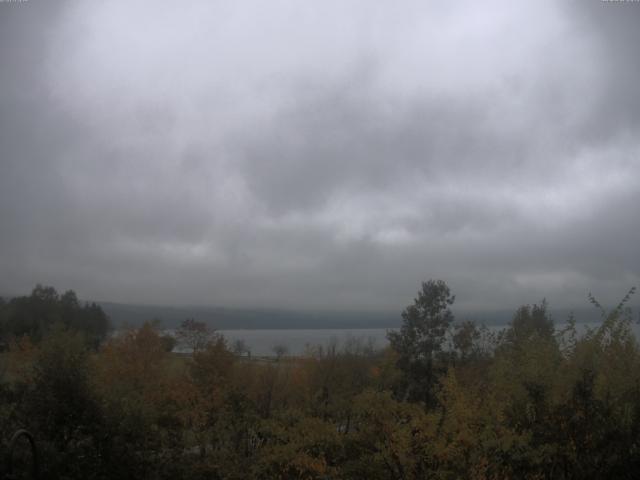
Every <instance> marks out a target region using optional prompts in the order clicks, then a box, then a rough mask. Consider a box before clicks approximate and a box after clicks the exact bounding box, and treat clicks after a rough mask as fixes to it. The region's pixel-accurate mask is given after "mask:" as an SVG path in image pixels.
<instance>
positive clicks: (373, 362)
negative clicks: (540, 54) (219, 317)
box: [0, 280, 640, 480]
mask: <svg viewBox="0 0 640 480" xmlns="http://www.w3.org/2000/svg"><path fill="white" fill-rule="evenodd" d="M40 290H42V288H40ZM40 290H39V291H38V292H37V294H36V295H35V298H40V297H41V296H42V294H41V292H40ZM34 292H35V291H34ZM633 293H634V290H633V289H632V290H631V291H630V292H629V294H628V295H627V296H626V297H625V298H624V299H623V300H622V301H621V302H620V304H619V305H618V306H617V307H616V308H614V309H613V310H610V311H606V310H605V309H604V308H602V306H601V305H600V304H599V303H598V302H597V300H596V299H595V298H593V297H590V298H591V301H592V303H594V306H595V307H596V308H599V309H600V310H601V312H602V322H601V324H600V325H599V326H597V327H596V328H592V329H587V330H586V331H584V332H582V333H581V332H579V329H578V328H577V326H576V322H575V319H573V318H569V319H568V321H567V322H566V324H564V326H563V327H562V328H557V327H556V326H555V325H554V322H553V320H552V319H551V318H550V316H549V314H548V311H547V305H546V302H544V301H543V302H541V303H540V304H533V305H524V306H522V307H520V308H518V309H517V310H516V311H515V312H514V315H513V319H512V321H511V322H510V324H509V325H508V326H507V327H506V328H505V329H504V330H503V331H501V332H498V333H492V332H491V331H489V330H488V329H486V328H482V327H479V326H477V325H475V324H473V323H471V322H459V321H456V319H455V318H454V316H453V314H452V312H451V310H450V307H451V305H452V304H453V303H454V301H455V296H454V295H453V294H452V293H451V292H450V290H449V287H448V286H447V285H446V283H444V282H442V281H439V280H430V281H428V282H424V283H423V284H422V285H421V288H420V290H419V292H418V295H417V297H416V298H415V300H414V302H413V303H412V304H411V305H409V306H408V307H407V308H406V309H405V310H404V311H403V312H402V318H403V323H402V327H401V329H400V330H398V331H394V332H389V341H390V342H389V343H390V344H389V347H388V348H385V349H383V350H375V349H373V348H372V347H371V346H370V345H367V344H365V343H362V342H359V341H357V340H351V341H349V342H347V343H346V344H345V345H343V346H341V347H338V346H337V345H335V344H334V345H323V346H317V347H313V348H310V349H309V350H308V352H307V354H306V355H304V356H301V357H295V358H292V357H286V356H280V357H278V358H276V359H273V360H271V361H265V360H264V359H262V360H260V359H250V358H247V357H245V356H242V355H240V354H238V353H234V351H233V350H232V349H230V348H229V346H228V345H227V343H226V341H225V339H224V338H223V337H222V336H220V335H218V334H216V333H215V332H213V331H210V330H208V329H207V327H206V326H205V325H203V324H200V323H199V322H197V321H195V320H190V321H186V322H185V323H184V324H183V327H182V330H181V333H180V336H179V339H180V341H183V342H189V343H190V345H191V346H192V350H193V354H192V355H178V354H175V353H171V348H168V346H167V340H166V339H165V338H163V334H162V332H161V331H160V330H159V329H158V328H157V325H154V324H152V323H147V324H145V325H144V326H142V327H141V328H138V329H131V330H129V331H127V332H124V333H122V334H120V335H117V336H111V337H109V338H107V337H106V336H103V337H102V340H101V342H99V343H98V344H97V345H96V343H95V342H94V341H93V340H92V341H87V339H88V338H90V339H91V338H95V337H92V335H95V331H96V330H95V328H94V327H91V328H84V327H79V326H78V323H77V320H73V321H72V320H70V319H65V318H63V316H62V314H61V312H62V310H61V308H62V307H61V305H60V304H61V302H62V300H61V298H62V296H56V295H53V297H51V295H50V296H49V297H51V298H50V301H49V302H48V303H47V305H48V306H50V307H51V308H52V313H51V314H50V315H48V314H44V313H43V312H44V310H42V311H40V314H41V316H40V317H37V318H40V319H43V318H44V319H48V320H43V321H42V322H41V324H42V325H45V326H46V328H44V329H38V328H36V329H33V328H31V327H29V328H27V329H24V330H19V329H18V330H3V332H8V331H11V332H12V333H11V335H7V336H6V337H5V338H7V342H8V343H7V351H6V352H4V353H3V354H2V356H1V357H0V358H1V360H2V364H1V369H0V373H1V374H2V375H1V377H0V378H1V382H0V399H1V400H0V431H2V432H12V431H14V430H16V429H17V428H27V429H29V430H30V431H31V432H32V433H34V435H35V437H36V439H37V442H38V445H39V448H40V450H41V452H42V461H43V469H44V471H45V475H47V476H48V478H67V479H76V478H77V479H80V478H82V479H107V478H132V479H133V478H150V479H165V478H166V479H174V480H175V479H181V478H185V479H187V478H189V479H198V478H202V479H205V478H207V479H225V480H226V479H228V480H233V479H238V480H239V479H282V480H285V479H318V480H319V479H345V480H351V479H353V480H356V479H358V480H359V479H363V478H367V479H374V480H376V479H380V480H383V479H384V480H386V479H390V480H391V479H394V480H395V479H403V480H409V479H416V480H417V479H454V478H469V479H506V478H525V479H543V478H544V479H589V478H593V479H595V478H605V477H611V478H635V476H636V472H638V471H640V448H639V447H640V368H639V367H640V349H639V346H638V343H637V341H636V338H635V337H634V334H633V329H632V323H633V319H632V313H631V311H630V309H629V308H628V307H627V302H628V300H629V298H630V296H631V295H632V294H633ZM63 296H64V295H63ZM49 297H47V298H49ZM33 301H34V302H35V303H34V305H36V304H37V305H39V306H40V307H42V305H41V304H39V303H38V302H39V301H40V300H37V301H36V300H33ZM11 303H12V301H9V302H5V303H4V304H3V305H2V311H3V312H4V311H5V309H6V308H7V305H10V304H11ZM12 308H13V310H11V311H12V312H15V311H17V310H16V308H17V307H15V305H14V307H12ZM33 308H35V307H33ZM78 308H79V309H80V311H84V309H85V308H89V309H90V306H89V307H86V306H85V307H78ZM28 311H32V310H28ZM33 311H35V310H33ZM70 311H75V310H73V309H71V310H70ZM77 314H78V312H77V311H76V315H77ZM12 315H17V314H15V313H12ZM34 315H35V314H34ZM2 318H3V323H2V325H3V329H4V328H5V325H15V324H14V323H12V322H13V321H14V320H11V321H9V322H6V319H7V318H9V317H7V316H6V313H5V314H3V317H2ZM11 318H13V319H15V318H17V317H11ZM25 318H26V317H25ZM33 318H35V317H33ZM73 318H76V319H77V318H79V317H73ZM86 318H93V317H89V316H88V317H86ZM52 319H55V320H56V321H51V320H52ZM29 325H32V324H29ZM11 328H15V327H11ZM4 446H5V448H6V444H5V445H4Z"/></svg>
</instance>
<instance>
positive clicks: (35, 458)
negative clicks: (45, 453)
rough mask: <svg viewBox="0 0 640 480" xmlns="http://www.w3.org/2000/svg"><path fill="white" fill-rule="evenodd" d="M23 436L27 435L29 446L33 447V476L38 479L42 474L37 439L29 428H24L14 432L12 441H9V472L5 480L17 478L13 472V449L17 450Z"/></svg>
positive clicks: (35, 479)
mask: <svg viewBox="0 0 640 480" xmlns="http://www.w3.org/2000/svg"><path fill="white" fill-rule="evenodd" d="M21 437H25V438H26V439H27V440H28V442H29V446H30V447H31V458H32V464H31V478H33V479H34V480H37V479H38V478H39V475H40V471H39V470H40V468H39V467H40V466H39V464H38V449H37V448H36V441H35V439H34V438H33V435H31V434H30V433H29V432H28V431H27V430H24V429H23V430H18V431H17V432H16V433H14V434H13V437H11V441H10V442H9V451H8V453H7V472H6V474H5V477H4V478H5V480H11V479H13V478H16V477H15V474H14V473H13V451H14V450H15V448H16V445H17V444H18V440H20V438H21Z"/></svg>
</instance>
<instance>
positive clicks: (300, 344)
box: [218, 323, 640, 356]
mask: <svg viewBox="0 0 640 480" xmlns="http://www.w3.org/2000/svg"><path fill="white" fill-rule="evenodd" d="M598 325H599V323H578V324H576V329H577V331H578V332H579V333H582V332H585V331H586V330H587V328H595V327H597V326H598ZM563 327H564V325H563V324H556V329H557V330H560V329H562V328H563ZM487 328H488V329H489V330H490V331H492V332H496V333H497V332H498V331H500V330H502V329H504V328H505V325H488V326H487ZM390 330H394V329H386V328H371V329H353V330H346V329H334V330H332V329H318V330H218V332H219V333H221V334H222V335H224V337H225V338H226V339H227V342H228V344H229V346H230V347H231V348H232V347H233V343H234V342H235V341H236V340H242V341H244V342H245V344H246V345H247V347H248V348H249V349H250V350H251V354H252V355H255V356H271V355H275V354H274V347H275V346H276V345H282V346H284V347H285V348H286V349H287V354H288V355H302V354H304V353H305V351H306V350H307V348H308V347H309V346H311V347H314V346H318V345H321V346H327V345H331V344H334V343H336V344H337V346H338V348H340V347H342V346H344V345H345V344H346V343H347V342H350V341H354V340H359V341H362V342H364V343H365V344H366V343H368V342H371V343H372V345H373V347H374V348H376V349H382V348H384V347H385V346H386V345H387V344H388V343H389V342H388V340H387V332H388V331H390ZM633 331H634V333H635V335H636V338H640V326H639V325H638V324H637V323H634V324H633Z"/></svg>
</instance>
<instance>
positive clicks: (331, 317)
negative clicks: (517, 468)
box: [98, 302, 638, 330]
mask: <svg viewBox="0 0 640 480" xmlns="http://www.w3.org/2000/svg"><path fill="white" fill-rule="evenodd" d="M98 303H99V305H100V306H101V307H102V308H103V309H104V311H105V312H106V313H107V315H109V317H110V318H111V321H112V324H113V326H114V327H116V328H120V327H122V326H126V325H129V326H133V327H135V326H139V325H141V324H142V323H144V322H145V321H148V320H153V319H157V320H160V322H161V324H162V325H163V326H164V327H166V328H175V327H177V326H178V325H179V324H180V322H182V321H183V320H184V319H186V318H194V319H196V320H198V321H202V322H205V323H207V324H208V325H210V326H211V327H213V328H216V329H219V330H233V329H319V328H330V329H337V328H345V329H357V328H397V327H399V326H400V325H401V323H402V318H401V316H400V312H340V311H333V312H332V311H329V312H320V311H303V310H299V311H297V310H277V309H230V308H217V307H164V306H153V305H130V304H121V303H112V302H98ZM634 311H636V312H637V311H638V309H637V308H636V309H634ZM570 312H571V310H569V309H552V310H551V311H550V313H551V315H552V317H553V319H554V320H555V322H556V323H563V322H564V321H565V320H566V319H567V318H568V317H569V314H570ZM573 312H574V316H575V318H576V321H578V322H581V323H586V322H597V321H598V320H599V319H600V315H599V312H598V311H597V310H596V309H595V308H590V307H586V308H581V309H575V310H573ZM454 314H455V317H456V319H457V320H472V321H474V322H476V323H484V324H486V325H506V324H508V323H509V322H510V321H511V319H512V318H513V314H514V310H506V309H503V310H493V311H468V310H466V311H465V310H456V309H454Z"/></svg>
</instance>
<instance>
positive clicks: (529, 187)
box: [0, 0, 640, 310]
mask: <svg viewBox="0 0 640 480" xmlns="http://www.w3.org/2000/svg"><path fill="white" fill-rule="evenodd" d="M52 3H53V2H48V3H45V2H39V1H36V0H31V1H29V2H24V3H0V27H1V28H0V62H1V63H0V65H2V69H0V81H1V88H0V155H1V157H0V168H1V169H2V171H1V174H0V224H1V225H2V234H1V235H0V270H1V271H2V272H3V275H2V276H1V277H0V292H5V293H21V292H24V291H26V290H28V289H29V288H31V287H32V286H33V285H34V284H35V283H36V282H44V283H49V284H53V285H56V286H58V287H59V288H61V289H62V288H74V289H76V290H77V291H78V292H79V294H80V295H81V296H82V297H84V298H95V299H105V300H113V301H129V302H138V303H141V302H147V303H163V304H169V303H180V304H189V303H197V304H217V305H226V306H278V307H296V308H329V309H336V308H338V309H352V308H353V309H362V308H365V309H385V310H394V309H398V308H400V307H402V306H403V305H405V304H407V303H408V302H409V301H410V300H411V298H412V296H413V294H414V292H415V291H416V289H417V288H418V286H419V282H420V281H421V280H425V279H428V278H435V277H437V278H443V279H446V280H447V281H448V282H449V283H450V285H451V286H452V288H453V290H454V291H455V292H456V293H457V294H458V300H459V302H460V303H461V304H462V305H463V306H468V307H470V308H471V307H473V308H497V307H504V306H515V305H518V304H520V303H525V302H533V301H538V300H539V299H540V298H542V297H547V298H548V299H549V300H550V301H551V302H552V304H554V305H555V306H558V307H565V306H575V305H583V304H584V303H585V297H586V293H587V291H589V290H592V291H593V292H594V293H596V294H599V296H600V297H601V298H603V299H604V300H605V301H615V300H616V299H618V298H619V297H620V296H622V295H623V294H624V293H625V292H626V290H627V289H628V288H629V287H630V286H631V285H634V284H637V283H638V280H639V277H640V254H639V252H638V240H639V239H640V220H639V217H638V215H637V213H636V209H637V205H638V200H640V186H639V182H638V179H639V178H640V157H639V153H640V136H639V135H638V133H639V132H640V92H639V91H638V86H637V85H638V84H637V80H638V78H639V74H640V57H638V55H637V48H636V46H637V45H640V30H639V29H637V25H638V22H639V21H640V4H634V3H618V2H599V1H591V2H564V3H561V2H554V1H542V2H535V3H532V4H529V5H527V7H526V8H524V7H523V6H521V5H515V4H514V2H500V1H489V2H483V3H482V4H478V3H477V2H470V1H468V2H466V1H462V2H406V3H404V4H402V5H397V4H394V5H391V4H388V5H382V4H379V5H375V6H374V5H372V4H371V2H365V1H348V2H344V1H335V2H333V1H326V2H293V1H275V2H266V3H265V2H257V1H256V2H251V1H240V2H231V3H226V2H209V1H199V0H194V1H190V2H157V1H153V2H152V1H149V0H137V1H129V2H120V1H113V2H97V1H82V2H80V1H71V0H68V1H66V2H59V3H57V4H55V5H53V4H52Z"/></svg>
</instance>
